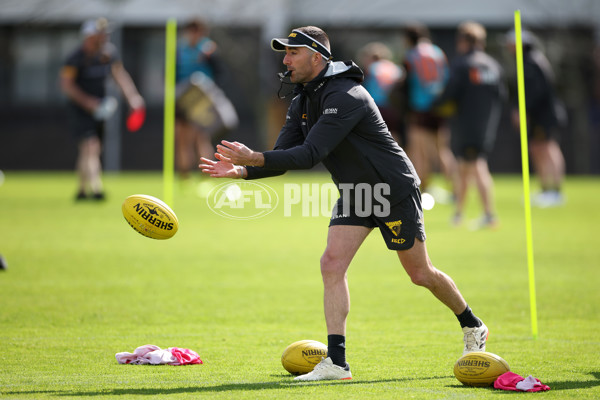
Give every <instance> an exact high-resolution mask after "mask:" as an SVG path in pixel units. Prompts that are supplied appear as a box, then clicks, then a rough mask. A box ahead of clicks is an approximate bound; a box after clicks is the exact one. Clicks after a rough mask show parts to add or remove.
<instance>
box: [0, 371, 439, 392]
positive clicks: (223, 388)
mask: <svg viewBox="0 0 600 400" xmlns="http://www.w3.org/2000/svg"><path fill="white" fill-rule="evenodd" d="M448 378H450V376H431V377H424V378H397V379H372V380H360V379H353V380H350V381H326V382H296V381H293V380H289V376H287V375H286V376H285V381H272V382H254V383H226V384H222V385H214V386H193V387H181V388H163V389H161V388H132V389H126V388H118V389H117V388H115V389H106V390H100V391H66V390H31V391H12V392H3V393H2V394H4V395H15V394H36V393H39V394H42V393H44V394H49V395H54V396H72V397H84V396H127V395H150V396H152V395H170V394H179V393H210V392H230V391H253V390H269V389H284V388H287V389H294V388H302V387H306V386H332V385H361V384H377V383H390V382H409V381H426V380H436V379H448Z"/></svg>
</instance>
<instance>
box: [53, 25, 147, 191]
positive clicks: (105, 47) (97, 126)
mask: <svg viewBox="0 0 600 400" xmlns="http://www.w3.org/2000/svg"><path fill="white" fill-rule="evenodd" d="M81 36H82V42H81V45H79V46H78V47H77V48H76V49H75V50H74V51H73V52H72V53H71V54H70V55H69V56H68V58H67V60H66V61H65V63H64V65H63V67H62V69H61V71H60V79H61V81H60V82H61V89H62V91H63V92H64V93H65V94H66V95H67V97H68V99H69V102H68V111H69V125H70V128H71V131H72V133H73V136H74V137H75V139H76V140H77V142H78V146H79V155H78V158H77V172H78V174H79V190H78V192H77V196H76V199H77V200H83V199H87V198H92V199H96V200H102V199H104V190H103V187H102V166H101V164H100V154H101V152H102V139H103V135H104V122H105V121H106V120H107V119H108V118H109V117H110V116H111V115H112V113H113V112H114V111H115V109H116V107H117V100H116V99H115V98H113V97H110V96H106V90H105V84H106V80H107V79H108V77H109V76H112V77H113V78H114V80H115V82H116V83H117V84H118V86H119V88H120V89H121V91H122V92H123V94H124V95H125V98H126V99H127V102H128V103H129V106H130V107H131V109H132V110H141V109H143V108H144V107H145V104H144V99H143V98H142V96H140V94H139V93H138V91H137V88H136V87H135V84H134V83H133V81H132V79H131V76H130V75H129V73H128V72H127V71H126V70H125V68H124V67H123V64H122V62H121V60H120V58H119V56H118V54H117V49H116V47H115V46H114V45H113V44H111V43H110V42H109V41H108V21H107V20H106V19H105V18H98V19H93V20H89V21H86V22H84V23H83V25H82V26H81Z"/></svg>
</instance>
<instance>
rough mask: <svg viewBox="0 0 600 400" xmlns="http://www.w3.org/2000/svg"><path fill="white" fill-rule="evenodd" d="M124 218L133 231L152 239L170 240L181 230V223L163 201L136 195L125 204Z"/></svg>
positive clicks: (123, 207)
mask: <svg viewBox="0 0 600 400" xmlns="http://www.w3.org/2000/svg"><path fill="white" fill-rule="evenodd" d="M121 208H122V210H123V216H124V217H125V219H126V220H127V222H128V223H129V225H131V227H132V228H133V229H135V230H136V231H137V232H139V233H141V234H142V235H144V236H146V237H149V238H152V239H169V238H171V237H173V235H175V233H176V232H177V229H179V221H178V220H177V216H176V215H175V213H174V212H173V210H171V208H170V207H169V206H168V205H167V204H165V203H164V202H163V201H162V200H159V199H157V198H156V197H152V196H148V195H145V194H134V195H132V196H129V197H127V198H126V199H125V201H124V202H123V206H122V207H121Z"/></svg>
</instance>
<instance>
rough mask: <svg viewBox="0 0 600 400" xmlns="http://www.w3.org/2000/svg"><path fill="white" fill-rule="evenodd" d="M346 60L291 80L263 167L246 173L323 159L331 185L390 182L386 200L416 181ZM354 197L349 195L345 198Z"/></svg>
mask: <svg viewBox="0 0 600 400" xmlns="http://www.w3.org/2000/svg"><path fill="white" fill-rule="evenodd" d="M362 80H363V72H362V71H361V69H360V68H359V67H358V66H357V65H356V64H354V63H353V62H352V61H344V62H339V61H338V62H330V63H329V64H328V65H327V67H326V68H325V69H324V70H323V71H322V72H321V73H320V74H319V75H318V76H317V77H316V78H315V79H314V80H312V81H311V82H309V83H307V84H306V85H297V86H296V90H295V93H297V94H296V96H295V97H294V99H293V100H292V103H291V104H290V107H289V109H288V112H287V115H286V122H285V124H284V126H283V128H282V129H281V131H280V133H279V137H278V138H277V142H276V143H275V147H274V150H272V151H266V152H264V153H263V154H264V158H265V164H264V167H247V170H248V177H247V178H246V179H257V178H263V177H268V176H276V175H281V174H283V173H284V172H285V171H287V170H295V169H309V168H312V167H313V166H315V165H316V164H318V163H319V162H323V164H324V165H325V167H326V168H327V169H328V170H329V172H330V173H331V176H332V179H333V181H334V182H335V183H336V185H338V187H339V185H340V184H351V185H353V186H356V185H357V184H360V183H366V184H369V185H371V186H372V187H373V186H374V185H376V184H379V183H387V184H389V185H390V194H389V196H386V197H387V198H388V200H389V201H390V203H391V204H396V203H398V202H399V201H401V200H402V199H404V198H405V197H406V196H407V195H408V194H409V193H411V192H412V191H413V190H414V189H415V188H417V187H418V186H419V184H420V181H419V178H418V177H417V174H416V172H415V169H414V167H413V165H412V163H411V162H410V160H409V159H408V157H407V156H406V153H405V152H404V150H402V148H401V147H400V146H398V144H397V143H396V142H395V141H394V139H393V138H392V136H391V134H390V132H389V130H388V128H387V126H386V125H385V122H384V121H383V119H382V118H381V114H380V113H379V109H378V108H377V106H376V105H375V102H374V101H373V98H372V97H371V96H370V95H369V93H368V92H367V91H366V89H365V88H364V87H363V86H362V85H361V84H360V82H362ZM348 200H350V203H354V201H353V200H354V199H348Z"/></svg>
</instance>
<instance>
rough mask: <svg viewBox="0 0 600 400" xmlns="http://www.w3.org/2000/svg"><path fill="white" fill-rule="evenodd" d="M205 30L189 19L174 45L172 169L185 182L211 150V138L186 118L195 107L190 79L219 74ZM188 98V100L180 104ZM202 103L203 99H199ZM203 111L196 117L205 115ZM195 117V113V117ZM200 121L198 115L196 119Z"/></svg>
mask: <svg viewBox="0 0 600 400" xmlns="http://www.w3.org/2000/svg"><path fill="white" fill-rule="evenodd" d="M208 33H209V27H208V25H207V23H206V22H204V21H203V20H201V19H199V18H195V19H192V20H191V21H189V22H188V23H187V24H185V25H184V28H183V37H182V38H181V40H180V41H179V43H178V45H177V61H176V82H177V93H178V98H177V105H176V111H175V166H176V168H177V171H178V172H179V175H180V176H181V177H182V178H188V177H189V173H190V171H191V170H192V168H194V169H195V168H196V166H197V165H198V163H199V161H200V157H207V158H210V157H212V156H213V154H214V152H215V149H214V146H213V144H212V140H211V135H210V133H209V132H207V130H206V129H203V127H202V125H203V124H199V123H197V121H194V119H193V118H192V117H191V116H190V114H191V112H193V111H189V110H190V109H191V108H193V107H195V106H196V105H197V103H198V99H199V98H197V97H193V98H192V96H189V93H190V90H194V86H193V85H191V84H190V78H191V76H192V75H193V74H194V73H196V72H201V73H202V74H203V76H204V77H206V78H208V79H210V80H212V81H213V82H214V81H216V80H217V77H218V75H219V73H220V68H219V65H218V56H216V55H215V52H216V50H217V44H216V43H215V42H214V41H213V40H211V39H210V38H209V37H208ZM184 98H189V99H190V100H189V101H188V100H185V101H184V100H183V99H184ZM202 98H203V99H204V97H202ZM206 113H207V111H206V109H203V110H202V112H201V113H200V114H204V115H206ZM196 114H198V113H196ZM200 118H202V115H200Z"/></svg>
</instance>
